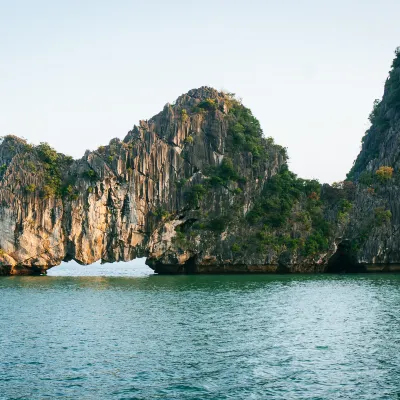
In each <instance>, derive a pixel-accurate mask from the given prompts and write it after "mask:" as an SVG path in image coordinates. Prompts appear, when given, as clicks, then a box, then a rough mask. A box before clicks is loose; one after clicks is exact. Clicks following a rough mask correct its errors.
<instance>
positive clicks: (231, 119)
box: [0, 87, 343, 275]
mask: <svg viewBox="0 0 400 400" xmlns="http://www.w3.org/2000/svg"><path fill="white" fill-rule="evenodd" d="M336 191H340V192H341V193H342V192H343V191H341V190H340V189H336ZM323 196H324V194H323V190H322V192H321V186H320V185H319V184H318V183H317V182H313V181H305V180H301V179H298V178H297V177H296V176H295V175H294V174H292V173H290V172H289V171H288V169H287V166H286V151H285V149H284V148H282V147H281V146H278V145H275V144H274V142H273V140H272V139H271V138H268V139H264V138H263V136H262V131H261V128H260V126H259V123H258V121H257V120H256V119H255V118H254V117H253V116H252V114H251V112H250V110H248V109H247V108H246V107H244V106H243V105H242V104H241V103H240V102H238V101H237V100H236V99H235V98H234V96H232V95H231V94H226V93H220V92H217V91H216V90H214V89H211V88H207V87H202V88H200V89H196V90H192V91H190V92H189V93H187V94H184V95H182V96H180V97H179V98H178V99H177V100H176V102H175V103H174V104H167V105H166V106H165V107H164V109H163V111H162V112H161V113H159V114H158V115H156V116H155V117H153V118H152V119H150V120H148V121H141V122H140V124H139V126H135V127H134V128H133V129H132V131H130V132H129V133H128V134H127V136H126V137H125V139H124V140H123V141H120V140H119V139H113V140H111V142H110V143H109V145H108V146H104V147H100V148H99V149H97V150H96V151H93V152H87V153H86V154H85V155H84V157H83V158H82V159H80V160H76V161H74V160H72V159H71V158H69V157H67V156H64V155H62V154H58V153H56V152H55V151H54V150H53V149H51V148H50V147H49V146H48V145H46V144H41V145H39V146H36V147H34V146H31V145H28V144H27V143H26V142H25V141H23V140H21V139H18V138H16V137H13V136H7V137H5V138H3V139H2V143H1V144H0V232H1V235H0V274H3V275H7V274H33V273H42V272H45V271H46V270H47V269H48V268H50V267H52V266H55V265H58V264H59V263H61V261H63V260H66V261H68V260H71V259H74V260H76V261H77V262H79V263H82V264H90V263H93V262H95V261H97V260H100V259H101V260H103V261H104V262H114V261H128V260H132V259H133V258H136V257H147V262H148V264H149V265H150V266H151V267H152V268H153V269H155V270H156V271H158V272H172V273H179V272H210V273H211V272H212V273H214V272H253V271H254V272H269V271H270V272H273V271H301V272H304V271H321V270H323V269H324V268H325V266H326V264H327V260H328V258H329V256H330V255H331V254H332V253H333V252H334V251H335V249H336V245H335V242H334V238H335V236H337V232H338V228H337V227H336V225H337V224H336V219H337V212H338V210H339V208H340V205H337V204H336V203H337V202H336V203H335V202H334V205H333V206H330V207H329V208H327V207H326V206H325V205H324V204H323V200H322V197H323ZM339 197H340V196H339ZM325 214H326V215H325ZM328 214H329V215H328ZM327 221H328V222H327ZM329 221H330V222H329ZM339 230H340V229H339Z"/></svg>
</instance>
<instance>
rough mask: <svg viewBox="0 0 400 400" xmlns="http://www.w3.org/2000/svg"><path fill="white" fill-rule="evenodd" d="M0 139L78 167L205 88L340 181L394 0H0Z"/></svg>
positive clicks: (379, 79) (380, 63)
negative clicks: (235, 99) (239, 103)
mask: <svg viewBox="0 0 400 400" xmlns="http://www.w3.org/2000/svg"><path fill="white" fill-rule="evenodd" d="M0 10H1V11H0V57H1V58H0V76H1V78H0V135H5V134H15V135H17V136H22V137H25V138H26V139H27V140H28V141H29V142H32V143H35V144H38V143H39V142H41V141H47V142H49V143H50V144H51V145H52V146H54V147H55V148H56V149H57V150H58V151H60V152H64V153H66V154H70V155H72V156H74V157H75V158H80V157H81V156H82V155H83V154H84V152H85V150H86V149H94V148H97V147H98V146H99V145H101V144H107V143H108V142H109V140H110V139H111V138H113V137H120V138H123V137H124V136H125V134H126V133H127V131H129V130H130V129H131V128H132V126H133V125H134V124H136V123H137V122H138V121H139V120H140V119H149V118H150V117H152V116H153V115H154V114H156V113H158V112H159V111H161V109H162V107H163V106H164V104H165V103H167V102H172V101H173V100H175V99H176V98H177V97H178V96H179V95H180V94H182V93H184V92H187V91H188V90H190V89H192V88H195V87H200V86H203V85H207V86H213V87H215V88H216V89H226V90H229V91H231V92H234V93H236V94H237V95H238V96H239V97H241V98H242V99H243V103H244V104H245V105H246V106H248V107H250V108H251V109H252V110H253V113H254V115H255V116H256V117H257V118H258V119H259V120H260V121H261V125H262V127H263V129H264V133H265V135H266V136H273V137H274V138H275V140H276V142H277V143H279V144H281V145H283V146H287V147H288V150H289V156H290V167H291V169H292V170H293V171H294V172H296V173H297V174H298V175H299V176H301V177H305V178H317V179H319V180H320V181H321V182H333V181H337V180H342V179H344V177H345V174H346V172H347V171H348V170H349V169H350V167H351V165H352V163H353V160H354V158H355V157H356V156H357V154H358V152H359V149H360V140H361V137H362V136H363V134H364V131H365V130H366V129H367V128H368V125H369V124H368V114H369V113H370V111H371V109H372V103H373V100H374V99H375V98H380V97H381V96H382V93H383V85H384V82H385V80H386V77H387V73H388V71H389V68H390V64H391V62H392V59H393V56H394V50H395V48H396V47H397V46H398V45H400V24H399V21H398V18H399V15H400V2H399V1H394V0H381V1H379V2H378V1H376V0H374V1H370V0H363V1H361V0H350V1H349V0H336V1H334V2H333V1H331V0H330V1H325V0H319V1H304V0H293V1H285V0H280V1H269V0H260V1H258V0H247V1H235V0H230V1H224V0H219V1H218V0H201V1H190V0H186V1H181V0H169V1H161V0H159V1H149V0H146V1H144V0H142V1H136V0H131V1H128V0H114V1H103V0H86V1H85V0H80V1H77V0H68V1H61V0H60V1H54V0H53V1H45V0H35V1H31V0H29V1H28V0H13V1H10V0H0Z"/></svg>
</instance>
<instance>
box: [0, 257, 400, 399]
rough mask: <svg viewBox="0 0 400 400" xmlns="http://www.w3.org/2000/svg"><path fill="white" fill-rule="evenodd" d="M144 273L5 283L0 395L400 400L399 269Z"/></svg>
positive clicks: (104, 269)
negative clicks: (341, 272) (385, 271)
mask: <svg viewBox="0 0 400 400" xmlns="http://www.w3.org/2000/svg"><path fill="white" fill-rule="evenodd" d="M91 268H92V269H91ZM150 273H151V271H150V270H148V269H147V267H145V266H144V265H143V261H142V260H138V261H137V262H136V263H135V264H133V263H128V264H118V265H104V266H91V267H81V266H77V265H72V264H66V265H63V266H61V267H58V268H55V269H53V270H52V271H51V272H50V273H49V275H51V276H40V277H4V278H0V298H1V311H0V399H1V400H3V399H7V400H9V399H28V400H30V399H121V400H122V399H150V400H151V399H246V400H247V399H282V400H283V399H284V400H288V399H357V400H359V399H373V400H379V399H399V398H400V275H389V274H387V275H372V274H371V275H337V276H333V275H314V276H312V275H298V276H294V275H287V276H283V275H282V276H278V275H247V276H245V275H243V276H236V275H229V276H158V275H150ZM66 275H70V276H66ZM71 275H75V276H71ZM88 275H92V276H88ZM95 275H97V276H95ZM111 275H115V276H111Z"/></svg>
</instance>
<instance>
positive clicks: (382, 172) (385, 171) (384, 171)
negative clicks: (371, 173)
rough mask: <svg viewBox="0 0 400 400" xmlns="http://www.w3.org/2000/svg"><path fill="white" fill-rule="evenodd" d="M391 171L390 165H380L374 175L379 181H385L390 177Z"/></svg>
mask: <svg viewBox="0 0 400 400" xmlns="http://www.w3.org/2000/svg"><path fill="white" fill-rule="evenodd" d="M393 171H394V170H393V168H392V167H387V166H382V167H379V169H378V170H377V171H376V175H377V177H378V179H379V180H380V181H381V182H386V181H389V180H390V179H392V176H393Z"/></svg>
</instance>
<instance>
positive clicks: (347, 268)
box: [325, 239, 366, 274]
mask: <svg viewBox="0 0 400 400" xmlns="http://www.w3.org/2000/svg"><path fill="white" fill-rule="evenodd" d="M325 272H327V273H331V274H340V273H357V272H366V269H365V266H363V265H362V264H359V263H358V262H357V258H356V256H355V254H354V250H353V249H352V246H351V242H350V240H347V239H344V240H341V241H340V242H339V243H338V244H337V250H336V252H335V253H334V254H333V255H332V256H331V258H330V259H329V260H328V266H327V268H326V271H325Z"/></svg>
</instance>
